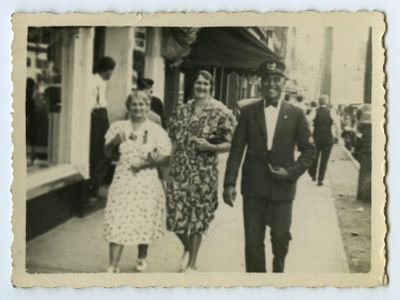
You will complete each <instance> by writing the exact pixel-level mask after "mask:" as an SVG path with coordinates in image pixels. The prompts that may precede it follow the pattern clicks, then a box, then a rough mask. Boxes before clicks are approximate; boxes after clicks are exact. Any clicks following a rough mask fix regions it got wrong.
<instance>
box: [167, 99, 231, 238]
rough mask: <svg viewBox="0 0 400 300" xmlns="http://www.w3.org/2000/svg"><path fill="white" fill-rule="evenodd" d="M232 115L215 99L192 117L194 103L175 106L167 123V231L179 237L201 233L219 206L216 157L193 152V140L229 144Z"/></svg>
mask: <svg viewBox="0 0 400 300" xmlns="http://www.w3.org/2000/svg"><path fill="white" fill-rule="evenodd" d="M232 134H233V124H232V114H231V113H230V111H229V110H228V109H227V108H226V107H223V104H221V103H220V102H218V101H217V100H214V99H210V102H209V103H208V104H207V105H206V107H205V108H204V109H203V111H201V112H200V113H199V114H197V115H196V114H195V109H194V100H191V101H189V102H188V103H186V104H181V105H179V106H178V108H177V110H176V111H175V112H174V113H173V114H172V116H171V118H170V122H169V135H170V138H171V140H172V142H173V143H174V145H175V150H174V153H173V154H172V157H171V162H170V167H169V179H168V182H167V193H166V194H167V228H168V229H169V230H171V231H174V232H175V233H178V234H193V233H204V232H205V231H206V230H207V229H208V226H209V224H210V222H211V221H212V220H213V218H214V212H215V210H216V209H217V207H218V169H217V167H218V166H217V165H218V154H217V153H215V152H201V151H198V150H196V148H195V142H194V141H193V138H194V137H199V138H206V139H210V138H217V139H220V140H224V141H226V142H230V141H231V138H232Z"/></svg>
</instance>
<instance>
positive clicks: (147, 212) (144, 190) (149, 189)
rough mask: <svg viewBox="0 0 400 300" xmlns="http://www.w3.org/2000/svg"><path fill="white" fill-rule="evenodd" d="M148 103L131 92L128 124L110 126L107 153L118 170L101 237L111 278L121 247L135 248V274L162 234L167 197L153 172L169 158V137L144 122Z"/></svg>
mask: <svg viewBox="0 0 400 300" xmlns="http://www.w3.org/2000/svg"><path fill="white" fill-rule="evenodd" d="M149 105H150V99H149V97H148V96H147V95H146V94H145V93H143V92H138V91H136V92H133V93H132V95H130V96H129V97H128V99H127V101H126V108H127V110H128V112H129V116H130V118H129V119H128V120H123V121H117V122H115V123H113V124H112V125H111V127H110V129H109V130H108V132H107V134H106V137H105V139H106V147H105V151H106V154H107V155H108V156H109V157H114V159H115V158H116V156H117V159H118V161H117V166H116V170H115V174H114V178H113V181H112V183H111V186H110V189H109V193H108V200H107V205H106V209H105V221H106V226H105V237H106V239H107V240H108V241H109V243H110V264H109V269H108V271H109V272H119V267H118V265H119V261H120V259H121V255H122V251H123V246H124V245H138V261H137V265H136V270H138V271H144V270H145V269H146V266H147V262H146V258H147V250H148V245H149V244H150V243H152V242H153V241H155V240H156V239H158V238H160V237H161V236H162V235H163V233H164V230H165V225H164V224H165V216H164V214H165V193H164V189H163V185H162V182H161V180H160V178H159V176H158V172H157V166H160V165H162V164H166V163H167V162H168V158H169V155H170V152H171V143H170V141H169V138H168V135H167V133H166V132H165V131H164V130H163V129H162V128H161V127H160V126H159V125H157V124H155V123H154V122H152V121H150V120H148V119H147V114H148V111H149Z"/></svg>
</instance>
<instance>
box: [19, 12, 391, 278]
mask: <svg viewBox="0 0 400 300" xmlns="http://www.w3.org/2000/svg"><path fill="white" fill-rule="evenodd" d="M207 18H209V20H208V21H207ZM113 21H115V23H113ZM213 22H214V23H215V24H214V23H213ZM132 24H133V25H132ZM13 29H14V34H15V39H14V44H13V64H14V69H13V80H14V94H13V101H14V107H15V110H14V113H13V119H14V124H13V126H14V136H13V141H14V156H13V160H14V164H13V167H14V182H13V200H14V215H13V225H14V235H15V241H14V246H13V258H14V274H13V282H14V284H16V285H19V286H32V285H39V286H60V285H64V286H65V285H70V286H90V285H93V284H100V285H103V286H117V285H122V284H129V285H133V286H187V285H193V286H196V285H202V286H232V285H275V286H288V285H292V286H293V285H303V286H316V285H336V286H376V285H383V284H385V280H386V279H385V271H384V269H385V242H384V240H385V234H386V227H385V216H384V214H383V212H384V205H385V187H384V183H383V177H384V175H385V171H384V167H385V161H384V147H385V132H384V128H383V127H382V124H383V123H384V103H385V99H384V93H385V92H384V73H383V72H384V69H383V66H384V49H383V46H382V41H383V35H384V30H385V25H384V21H383V16H382V15H381V14H380V13H374V12H370V13H366V12H364V13H362V12H361V13H334V14H330V13H316V12H314V13H300V14H295V13H291V14H284V13H280V14H278V13H275V14H254V13H253V14H252V13H240V14H204V15H202V14H193V15H192V16H191V15H190V14H186V15H183V14H169V15H168V14H160V15H135V14H132V15H125V16H124V17H122V16H121V15H117V14H115V15H114V14H109V15H106V16H105V15H102V14H97V15H96V14H92V15H87V16H85V15H83V14H82V15H80V14H73V15H64V16H63V15H51V14H45V15H42V16H40V14H39V15H36V14H17V15H15V16H14V17H13ZM51 276H54V277H51ZM96 276H99V277H96ZM45 278H46V279H45ZM49 278H53V279H52V280H50V281H49ZM96 278H98V279H99V281H96V280H97V279H96ZM107 278H111V279H112V281H109V282H107V280H106V279H107ZM188 278H189V279H188ZM41 279H42V280H43V281H41ZM353 279H354V281H353ZM85 280H88V282H87V283H86V281H85ZM274 280H277V281H276V282H277V283H276V284H274V282H275V281H274Z"/></svg>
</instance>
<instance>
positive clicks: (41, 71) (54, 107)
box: [25, 27, 63, 172]
mask: <svg viewBox="0 0 400 300" xmlns="http://www.w3.org/2000/svg"><path fill="white" fill-rule="evenodd" d="M62 41H63V34H62V29H58V28H49V27H46V28H43V27H30V28H29V29H28V49H27V55H28V57H27V79H26V99H25V100H26V155H27V165H28V172H33V171H36V170H39V169H42V168H46V167H49V166H51V165H54V164H57V157H56V155H55V153H56V150H57V148H58V145H57V141H58V139H59V137H58V134H57V132H58V131H57V130H58V129H59V128H58V123H59V117H60V116H59V115H60V112H61V86H62V76H61V70H62V54H63V53H62V52H63V42H62Z"/></svg>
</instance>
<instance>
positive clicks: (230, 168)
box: [224, 100, 316, 201]
mask: <svg viewBox="0 0 400 300" xmlns="http://www.w3.org/2000/svg"><path fill="white" fill-rule="evenodd" d="M295 145H297V149H298V150H299V151H300V152H301V155H300V156H299V157H298V158H297V160H295V157H294V156H295ZM246 147H247V151H246V155H245V159H244V163H243V168H242V184H241V192H242V194H243V196H245V197H268V198H269V199H271V200H272V201H291V200H293V199H294V197H295V193H296V182H297V179H298V178H299V177H300V176H301V175H302V174H303V173H304V172H305V171H306V170H307V169H308V168H309V167H310V166H311V165H312V163H313V161H314V159H315V157H316V154H315V147H314V144H313V141H312V138H311V133H310V129H309V126H308V123H307V120H306V117H305V115H304V113H303V111H302V110H301V109H300V108H298V107H295V106H293V105H291V104H289V103H287V102H285V101H283V102H282V103H281V108H280V111H279V115H278V120H277V124H276V129H275V134H274V139H273V144H272V149H271V150H269V151H267V131H266V125H265V114H264V101H262V100H260V101H258V102H256V103H253V104H250V105H248V106H246V107H244V108H243V110H242V112H241V115H240V119H239V123H238V126H237V127H236V130H235V133H234V136H233V139H232V144H231V150H230V153H229V158H228V161H227V167H226V172H225V180H224V186H228V185H232V186H236V180H237V176H238V171H239V167H240V164H241V161H242V157H243V153H244V150H245V148H246ZM268 163H270V164H271V165H272V166H274V167H283V168H285V169H286V170H287V171H288V173H289V177H290V178H289V179H285V180H282V179H280V180H277V179H274V178H272V176H271V174H270V171H269V168H268Z"/></svg>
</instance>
